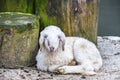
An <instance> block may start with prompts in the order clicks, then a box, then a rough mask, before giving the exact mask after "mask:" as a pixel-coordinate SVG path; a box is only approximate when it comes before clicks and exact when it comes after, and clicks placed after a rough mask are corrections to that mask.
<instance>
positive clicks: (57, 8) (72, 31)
mask: <svg viewBox="0 0 120 80" xmlns="http://www.w3.org/2000/svg"><path fill="white" fill-rule="evenodd" d="M98 2H99V0H36V14H37V15H38V16H39V17H40V23H41V25H40V27H41V28H40V30H42V29H43V28H44V27H46V26H48V25H57V26H59V27H61V29H62V30H63V31H64V32H65V34H66V35H67V36H81V37H85V38H87V39H89V40H90V41H92V42H94V43H96V37H97V21H98Z"/></svg>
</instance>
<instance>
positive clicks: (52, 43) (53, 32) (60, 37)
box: [39, 26, 65, 52]
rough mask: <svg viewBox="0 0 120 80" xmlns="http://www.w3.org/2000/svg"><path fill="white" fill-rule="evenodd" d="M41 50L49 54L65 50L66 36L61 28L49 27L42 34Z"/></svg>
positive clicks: (40, 40)
mask: <svg viewBox="0 0 120 80" xmlns="http://www.w3.org/2000/svg"><path fill="white" fill-rule="evenodd" d="M40 35H41V36H40V39H39V43H40V50H41V51H42V50H43V48H44V49H46V50H47V51H48V52H54V51H56V50H58V49H61V50H64V45H65V35H64V33H63V32H62V31H61V29H60V28H58V27H56V26H48V27H46V28H45V29H44V30H43V31H42V32H41V33H40Z"/></svg>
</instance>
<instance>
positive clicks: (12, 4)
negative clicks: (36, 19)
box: [0, 0, 34, 13]
mask: <svg viewBox="0 0 120 80" xmlns="http://www.w3.org/2000/svg"><path fill="white" fill-rule="evenodd" d="M0 12H23V13H34V0H0Z"/></svg>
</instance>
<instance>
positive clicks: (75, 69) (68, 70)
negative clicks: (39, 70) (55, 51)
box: [56, 65, 96, 75]
mask: <svg viewBox="0 0 120 80" xmlns="http://www.w3.org/2000/svg"><path fill="white" fill-rule="evenodd" d="M56 72H58V73H62V74H68V73H80V74H81V75H95V74H96V73H95V72H94V71H93V69H89V70H88V69H86V68H85V67H83V66H81V65H76V66H62V67H59V68H57V69H56Z"/></svg>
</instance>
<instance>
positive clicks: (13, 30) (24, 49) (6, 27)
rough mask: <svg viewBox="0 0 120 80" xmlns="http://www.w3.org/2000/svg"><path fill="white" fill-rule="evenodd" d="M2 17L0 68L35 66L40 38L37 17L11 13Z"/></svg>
mask: <svg viewBox="0 0 120 80" xmlns="http://www.w3.org/2000/svg"><path fill="white" fill-rule="evenodd" d="M0 16H1V17H0V67H1V66H2V65H3V66H5V67H8V68H18V67H21V66H31V65H33V64H35V56H36V54H37V49H38V36H39V21H38V19H37V18H36V16H34V15H31V14H23V13H10V12H7V13H1V14H0ZM6 20H7V21H6ZM5 21H6V22H5ZM17 21H18V22H17ZM24 22H29V23H24Z"/></svg>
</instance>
